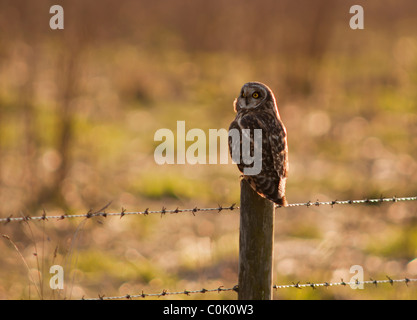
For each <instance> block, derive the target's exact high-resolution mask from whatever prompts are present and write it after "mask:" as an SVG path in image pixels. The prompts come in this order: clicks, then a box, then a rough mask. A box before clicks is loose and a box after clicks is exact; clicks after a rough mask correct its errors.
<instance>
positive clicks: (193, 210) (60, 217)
mask: <svg viewBox="0 0 417 320" xmlns="http://www.w3.org/2000/svg"><path fill="white" fill-rule="evenodd" d="M401 201H417V196H415V197H391V198H384V197H381V198H375V199H361V200H333V201H318V200H317V201H314V202H313V201H307V202H300V203H291V204H288V207H286V208H291V207H302V206H304V207H311V206H316V207H319V206H326V205H330V206H332V207H333V206H335V205H347V204H351V205H353V204H377V203H384V202H392V203H396V202H401ZM109 205H110V203H108V204H107V205H106V206H104V207H103V208H101V209H100V210H97V211H93V210H89V211H88V212H87V213H84V214H61V215H51V216H48V215H47V214H46V211H45V210H44V211H43V214H42V215H41V216H24V215H22V216H21V217H13V216H12V215H10V216H9V217H7V218H0V223H2V222H3V223H6V224H7V223H9V222H18V221H29V220H42V221H48V220H49V219H56V220H64V219H74V218H93V217H108V216H120V218H122V217H124V216H128V215H143V216H147V215H149V214H160V215H161V217H162V216H164V215H165V214H174V213H186V212H191V213H192V214H193V215H195V214H196V213H197V212H208V211H217V212H221V211H225V210H226V211H227V210H228V211H233V210H236V209H237V210H238V209H240V208H239V207H238V206H236V204H235V203H234V204H232V205H231V206H228V207H223V206H221V205H218V206H217V207H212V208H199V207H194V208H188V209H180V208H179V207H177V208H176V209H167V208H165V207H162V209H161V210H149V208H146V209H145V210H143V211H130V212H129V211H127V210H126V209H125V208H122V209H121V211H120V212H109V213H107V212H105V210H106V208H107V207H108V206H109ZM275 207H276V208H284V207H282V206H280V205H276V206H275Z"/></svg>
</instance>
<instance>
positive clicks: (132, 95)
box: [0, 0, 417, 299]
mask: <svg viewBox="0 0 417 320" xmlns="http://www.w3.org/2000/svg"><path fill="white" fill-rule="evenodd" d="M360 2H361V1H345V0H343V1H342V0H336V1H335V0H317V1H290V0H281V1H274V0H258V1H249V0H239V1H238V0H230V1H221V0H212V1H203V0H194V1H185V0H171V1H163V0H155V1H142V0H140V1H137V0H135V1H133V0H122V1H115V0H102V1H100V2H97V1H85V0H72V1H65V2H64V1H59V0H54V1H46V0H38V1H30V0H19V1H13V0H0V217H2V218H5V217H9V216H12V217H19V216H22V215H24V216H34V215H37V216H39V215H42V214H43V213H44V212H46V214H47V215H57V214H58V215H60V214H64V213H67V214H75V213H86V212H88V211H89V210H90V209H92V210H98V209H100V208H101V207H103V206H104V205H106V204H107V203H109V202H110V201H111V204H110V206H109V207H108V208H107V209H106V210H107V212H120V211H121V208H122V207H123V208H126V209H127V210H128V211H143V210H145V209H146V208H150V210H160V209H161V208H162V207H165V208H167V209H175V208H177V207H180V208H194V207H195V206H198V207H217V205H218V204H220V205H223V206H229V205H231V204H232V203H237V205H238V204H239V191H240V190H239V174H240V173H239V172H238V170H237V168H236V166H235V165H233V164H231V161H230V162H229V164H227V165H224V164H222V165H220V164H217V165H200V164H196V165H190V164H185V165H179V164H178V165H158V164H156V163H155V160H154V154H153V152H154V150H155V147H156V146H157V145H158V144H159V143H160V142H158V141H157V142H155V141H154V134H155V131H156V130H158V129H161V128H168V129H171V130H172V131H173V132H174V133H175V131H176V126H177V121H178V120H184V121H185V125H186V130H189V129H191V128H200V129H203V130H204V131H205V132H206V133H208V129H220V128H226V129H227V128H228V126H229V124H230V122H231V121H232V120H233V119H234V116H235V115H234V112H233V106H232V102H233V100H234V98H235V97H236V96H237V95H238V93H239V91H240V88H241V86H242V85H243V84H244V83H245V82H248V81H253V80H256V81H261V82H264V83H266V84H267V85H268V86H269V87H270V88H271V89H272V90H273V91H274V92H275V95H276V97H277V102H278V106H279V110H280V114H281V118H282V120H283V121H284V123H285V125H286V127H287V131H288V143H289V153H290V174H289V179H288V183H287V198H288V201H289V202H290V203H294V202H307V201H309V200H311V201H316V200H317V199H319V200H320V201H328V200H336V199H337V200H347V199H364V198H371V197H375V198H379V197H381V196H383V197H392V196H415V195H416V194H417V184H416V181H417V148H416V145H417V37H416V35H417V3H416V2H415V1H413V0H400V1H389V0H384V1H366V2H363V3H360ZM55 4H60V5H62V6H63V8H64V30H51V29H50V27H49V20H50V18H51V17H52V14H50V13H49V8H50V7H51V6H52V5H55ZM355 4H361V5H362V6H363V8H364V12H365V20H364V21H365V29H364V30H352V29H350V27H349V20H350V18H351V17H352V14H350V13H349V9H350V7H351V6H352V5H355ZM190 144H192V142H187V146H188V145H190ZM416 213H417V208H416V204H415V203H395V204H382V205H373V206H365V205H355V206H335V207H333V208H331V207H330V206H329V207H319V208H316V207H310V208H306V207H302V208H299V209H297V208H288V209H282V210H277V213H276V228H275V229H276V237H275V241H276V243H275V271H274V283H275V284H291V283H293V282H294V283H296V282H298V281H301V283H303V282H304V283H305V282H308V281H310V282H326V281H327V282H330V281H337V282H338V281H340V279H341V278H343V279H344V280H345V281H349V280H350V278H351V277H353V276H354V275H353V274H350V273H349V269H350V267H351V266H352V265H361V266H363V268H364V277H365V280H368V279H369V278H373V279H386V275H389V276H390V277H392V278H393V279H394V278H404V277H406V276H407V277H410V278H411V277H416V276H417V260H416V259H415V258H416V257H417V221H416ZM238 229H239V212H238V211H232V212H226V211H225V212H222V213H216V212H207V213H198V214H196V216H193V215H192V214H191V213H190V214H173V215H166V216H164V217H160V215H149V216H125V217H123V218H121V219H120V217H107V218H101V219H89V220H82V219H73V220H71V221H70V220H69V219H65V220H60V221H55V220H52V219H50V220H48V221H37V222H35V221H29V222H27V223H17V222H10V223H7V224H4V223H3V224H1V225H0V233H1V234H6V235H8V236H9V237H10V239H11V240H12V241H13V243H14V244H15V245H16V247H17V248H18V250H16V248H15V247H14V245H13V244H12V242H11V241H8V240H7V239H5V238H2V240H1V241H0V252H2V254H1V255H0V298H1V299H40V298H43V299H50V298H67V299H69V298H71V299H74V298H75V299H78V298H81V297H97V296H98V295H99V294H100V295H103V294H104V295H106V296H115V295H125V294H137V293H141V292H142V290H143V291H144V292H145V293H158V292H161V291H162V290H163V289H166V290H168V291H183V290H185V289H186V290H199V289H201V288H203V287H204V288H206V289H210V288H217V287H219V286H221V285H223V286H225V287H233V286H234V285H235V284H236V283H237V271H238V270H237V268H238ZM22 258H23V259H22ZM23 260H24V261H25V262H26V263H27V265H28V266H27V267H26V265H25V262H23ZM52 264H60V265H62V266H64V271H65V290H64V291H60V292H58V291H53V290H51V289H50V288H49V279H50V276H51V275H50V274H49V267H50V266H51V265H52ZM163 298H164V297H161V298H160V299H163ZM169 298H170V299H172V298H176V299H203V298H209V299H235V298H236V294H235V293H233V292H231V293H230V292H229V293H220V294H218V293H212V294H208V293H207V294H205V295H193V296H190V297H187V296H185V295H184V296H170V297H169ZM275 298H276V299H323V298H325V299H397V298H398V299H410V298H411V299H416V298H417V290H416V285H414V284H409V286H408V287H407V286H405V285H400V284H399V285H394V286H392V287H391V286H390V285H387V286H384V285H380V286H379V287H377V288H374V287H367V289H365V290H351V289H350V288H344V287H341V288H331V289H330V288H328V289H319V290H307V289H303V290H296V289H286V290H280V291H276V293H275Z"/></svg>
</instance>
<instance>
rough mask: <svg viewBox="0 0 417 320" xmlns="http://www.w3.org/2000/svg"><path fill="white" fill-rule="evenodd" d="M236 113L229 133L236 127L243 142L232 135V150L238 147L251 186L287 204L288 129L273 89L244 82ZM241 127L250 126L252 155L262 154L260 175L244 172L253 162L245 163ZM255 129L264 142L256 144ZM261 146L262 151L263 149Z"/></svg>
mask: <svg viewBox="0 0 417 320" xmlns="http://www.w3.org/2000/svg"><path fill="white" fill-rule="evenodd" d="M233 104H234V108H235V111H236V112H237V115H236V118H235V120H234V121H233V122H232V123H231V124H230V127H229V132H231V130H232V129H237V130H238V131H239V133H240V137H241V139H240V142H236V141H233V139H232V138H231V137H230V136H229V151H230V153H231V154H233V150H234V151H236V149H237V148H238V149H239V151H240V153H239V154H240V159H238V160H239V161H236V160H235V161H236V162H237V166H238V168H239V170H240V171H241V172H242V173H243V178H244V179H246V180H247V181H248V182H249V184H250V185H251V186H252V188H253V189H254V190H255V191H256V192H257V193H258V194H260V195H261V196H263V197H265V198H267V199H269V200H271V201H273V202H275V203H276V204H278V205H281V206H287V205H288V203H287V200H286V197H285V185H286V181H287V174H288V145H287V132H286V129H285V127H284V124H283V123H282V121H281V118H280V116H279V112H278V108H277V105H276V100H275V97H274V94H273V92H272V91H271V89H269V88H268V87H267V86H266V85H264V84H263V83H260V82H248V83H246V84H244V85H243V87H242V90H241V92H240V95H239V97H237V98H236V99H235V101H234V103H233ZM242 129H250V141H251V143H250V155H251V156H254V155H255V154H256V152H259V154H261V155H262V162H261V169H260V172H259V173H257V174H252V175H251V174H249V175H248V174H245V172H244V171H245V168H250V167H251V166H253V164H247V163H245V161H244V159H242V155H243V153H242ZM254 129H261V130H262V131H261V132H262V141H260V143H259V145H257V144H256V143H254V138H255V137H256V135H254ZM260 146H261V147H262V152H260Z"/></svg>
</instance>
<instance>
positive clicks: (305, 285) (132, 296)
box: [82, 276, 417, 300]
mask: <svg viewBox="0 0 417 320" xmlns="http://www.w3.org/2000/svg"><path fill="white" fill-rule="evenodd" d="M386 277H387V279H386V280H373V279H370V280H365V281H359V280H355V281H349V282H345V281H343V279H341V281H340V282H321V283H311V282H307V283H299V282H297V283H293V284H286V285H273V286H272V288H273V289H275V290H279V289H289V288H296V289H303V288H312V289H316V288H319V287H337V286H343V287H346V286H359V285H374V286H375V287H377V286H378V285H379V284H390V285H394V283H405V284H406V285H407V286H408V284H409V283H410V282H417V279H411V278H404V279H391V278H390V277H389V276H386ZM227 291H234V292H239V287H238V286H237V285H235V286H234V287H232V288H224V287H223V286H220V287H218V288H215V289H204V288H203V289H201V290H191V291H190V290H184V291H176V292H169V291H167V290H162V292H160V293H144V292H143V291H142V293H139V294H126V295H123V296H112V297H106V296H105V295H99V296H98V297H97V298H84V297H83V298H82V300H122V299H136V298H147V297H158V298H160V297H164V296H172V295H187V296H189V295H191V294H197V293H214V292H217V293H221V292H227Z"/></svg>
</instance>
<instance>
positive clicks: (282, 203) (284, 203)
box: [269, 196, 288, 207]
mask: <svg viewBox="0 0 417 320" xmlns="http://www.w3.org/2000/svg"><path fill="white" fill-rule="evenodd" d="M269 200H271V201H273V202H275V203H276V204H277V205H280V206H281V207H288V201H287V197H286V196H283V197H282V198H275V199H269Z"/></svg>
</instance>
